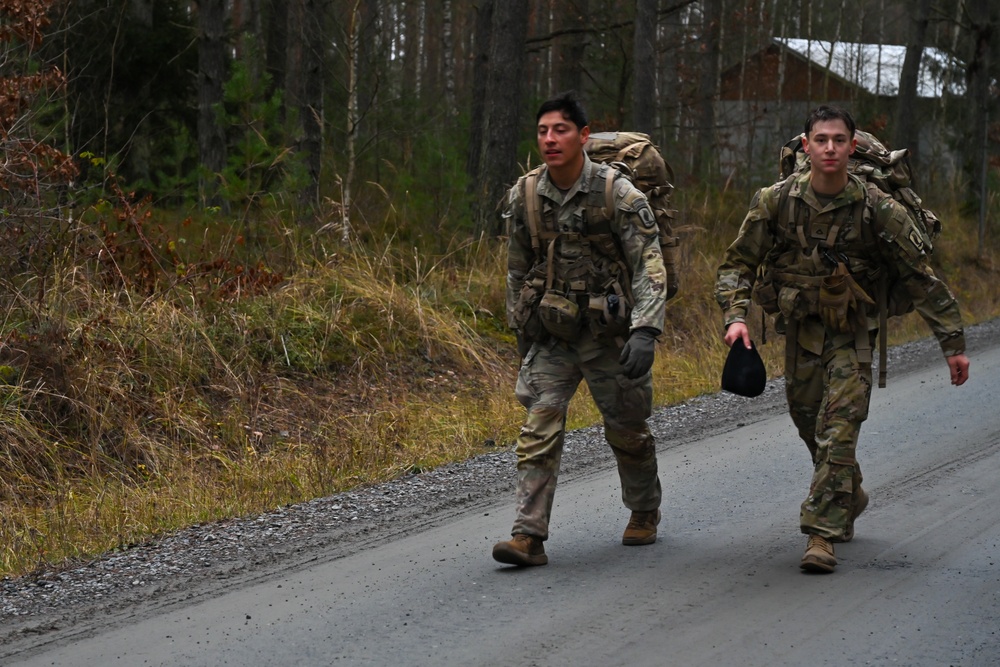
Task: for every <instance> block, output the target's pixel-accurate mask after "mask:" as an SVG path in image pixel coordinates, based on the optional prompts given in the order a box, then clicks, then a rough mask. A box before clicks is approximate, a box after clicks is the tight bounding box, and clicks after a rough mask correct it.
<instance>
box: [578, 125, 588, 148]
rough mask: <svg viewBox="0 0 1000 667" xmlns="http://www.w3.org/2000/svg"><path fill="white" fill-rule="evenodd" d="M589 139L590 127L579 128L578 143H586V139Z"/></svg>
mask: <svg viewBox="0 0 1000 667" xmlns="http://www.w3.org/2000/svg"><path fill="white" fill-rule="evenodd" d="M589 137H590V126H589V125H584V126H583V127H582V128H580V143H581V144H585V143H587V139H588V138H589Z"/></svg>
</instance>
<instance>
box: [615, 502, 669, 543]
mask: <svg viewBox="0 0 1000 667" xmlns="http://www.w3.org/2000/svg"><path fill="white" fill-rule="evenodd" d="M659 523H660V510H651V511H649V512H632V516H631V518H629V520H628V525H627V526H625V532H624V533H623V534H622V544H625V545H627V546H630V547H634V546H639V545H641V544H652V543H653V542H655V541H656V526H657V524H659Z"/></svg>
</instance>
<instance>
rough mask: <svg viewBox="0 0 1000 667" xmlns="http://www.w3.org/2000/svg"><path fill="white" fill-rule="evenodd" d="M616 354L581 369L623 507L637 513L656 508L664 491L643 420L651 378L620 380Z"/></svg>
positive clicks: (647, 410) (609, 352)
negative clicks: (597, 413) (615, 472)
mask: <svg viewBox="0 0 1000 667" xmlns="http://www.w3.org/2000/svg"><path fill="white" fill-rule="evenodd" d="M619 354H620V351H619V350H618V349H617V348H614V347H611V348H608V349H607V350H606V351H605V353H604V354H602V355H601V356H600V357H598V358H597V359H594V360H592V361H588V362H586V363H584V364H583V365H582V370H583V373H584V377H585V378H586V380H587V386H588V387H589V388H590V393H591V395H592V396H593V397H594V402H595V403H596V404H597V407H598V409H599V410H600V411H601V415H602V416H603V417H604V437H605V439H606V440H607V441H608V444H609V445H611V451H612V452H614V455H615V459H616V461H617V463H618V477H619V479H620V480H621V485H622V502H623V503H624V505H625V507H627V508H628V509H630V510H633V511H636V512H648V511H650V510H655V509H657V508H658V507H659V506H660V500H661V499H662V496H663V491H662V489H661V486H660V478H659V475H658V474H657V468H656V447H655V442H654V438H653V434H652V433H650V431H649V425H648V424H647V423H646V420H647V419H648V418H649V416H650V414H652V410H653V379H652V375H651V374H649V373H647V374H646V375H645V376H644V377H641V378H637V379H635V380H629V379H628V378H626V377H625V376H623V375H621V365H620V364H619V363H618V356H619Z"/></svg>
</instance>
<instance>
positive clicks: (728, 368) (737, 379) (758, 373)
mask: <svg viewBox="0 0 1000 667" xmlns="http://www.w3.org/2000/svg"><path fill="white" fill-rule="evenodd" d="M766 384H767V370H766V369H765V368H764V360H763V359H761V358H760V354H759V353H758V352H757V346H755V345H754V344H753V341H750V349H749V350H748V349H747V348H746V346H745V345H743V341H742V340H737V341H736V342H735V343H733V344H732V346H731V347H730V348H729V356H727V357H726V365H725V366H724V367H723V368H722V388H723V390H725V391H731V392H732V393H734V394H739V395H740V396H747V397H749V398H753V397H754V396H760V395H761V393H762V392H763V391H764V385H766Z"/></svg>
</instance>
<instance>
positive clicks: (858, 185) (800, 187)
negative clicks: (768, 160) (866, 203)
mask: <svg viewBox="0 0 1000 667" xmlns="http://www.w3.org/2000/svg"><path fill="white" fill-rule="evenodd" d="M788 196H789V197H797V198H799V199H801V200H802V201H803V202H805V203H806V204H808V205H809V206H810V207H811V208H812V209H813V210H815V211H818V212H823V211H832V210H834V209H837V208H840V207H841V206H850V205H852V204H854V203H856V202H858V201H861V200H862V199H864V198H865V185H864V183H862V182H861V180H860V179H859V178H858V177H857V176H855V175H854V174H848V175H847V187H845V188H844V190H843V191H842V192H841V193H840V194H838V195H837V196H836V197H835V198H834V200H833V201H832V202H830V203H829V204H827V205H826V206H823V205H822V204H821V203H820V201H819V199H817V198H816V193H815V192H814V191H813V189H812V186H811V185H810V178H809V172H808V171H806V172H803V173H802V174H801V175H799V177H798V178H796V179H795V183H794V184H793V185H792V189H791V191H789V193H788Z"/></svg>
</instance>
